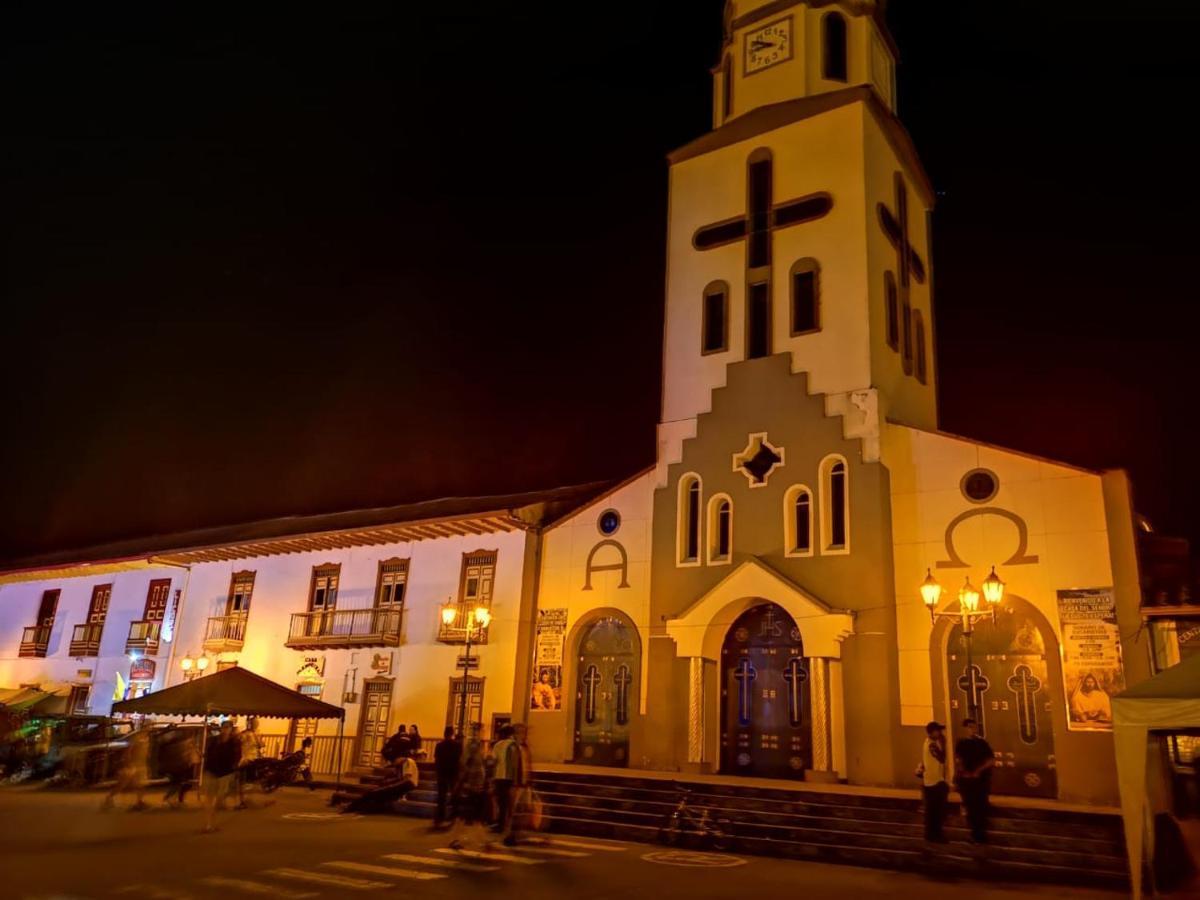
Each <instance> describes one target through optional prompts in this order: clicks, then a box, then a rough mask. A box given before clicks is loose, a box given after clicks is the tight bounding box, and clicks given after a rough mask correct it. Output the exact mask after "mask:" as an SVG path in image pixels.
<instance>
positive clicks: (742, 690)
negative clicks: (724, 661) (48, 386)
mask: <svg viewBox="0 0 1200 900" xmlns="http://www.w3.org/2000/svg"><path fill="white" fill-rule="evenodd" d="M733 677H734V678H736V679H737V683H738V724H739V725H741V726H742V727H743V728H745V727H747V726H748V725H749V724H750V691H751V687H752V685H753V683H754V679H756V678H757V677H758V670H757V669H755V668H754V665H753V664H752V663H751V662H750V660H748V659H746V658H745V657H743V658H742V659H741V660H740V661H739V662H738V666H737V668H736V669H735V670H734V672H733Z"/></svg>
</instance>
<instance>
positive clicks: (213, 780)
mask: <svg viewBox="0 0 1200 900" xmlns="http://www.w3.org/2000/svg"><path fill="white" fill-rule="evenodd" d="M241 755H242V745H241V741H240V740H239V739H238V736H237V735H236V734H234V731H233V722H231V721H229V720H228V719H226V720H225V721H224V722H222V723H221V729H220V731H218V732H217V736H216V737H215V738H213V739H212V740H211V741H209V743H208V748H207V750H206V751H205V753H204V831H205V832H206V833H207V832H210V831H216V830H217V826H216V818H217V810H218V809H224V808H225V800H226V798H227V797H228V796H229V794H230V792H231V791H232V790H233V783H234V781H235V780H236V779H237V771H238V763H239V762H240V761H241Z"/></svg>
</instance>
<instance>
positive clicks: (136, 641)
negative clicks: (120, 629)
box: [125, 620, 162, 656]
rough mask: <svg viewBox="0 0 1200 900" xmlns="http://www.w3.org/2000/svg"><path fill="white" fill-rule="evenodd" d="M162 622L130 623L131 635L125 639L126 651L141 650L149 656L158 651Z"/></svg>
mask: <svg viewBox="0 0 1200 900" xmlns="http://www.w3.org/2000/svg"><path fill="white" fill-rule="evenodd" d="M161 629H162V622H159V621H157V620H155V621H141V622H130V623H129V637H128V638H126V639H125V652H126V653H132V652H133V651H134V650H140V651H141V652H142V653H145V654H147V655H149V656H153V655H154V654H155V653H157V652H158V633H159V631H160V630H161Z"/></svg>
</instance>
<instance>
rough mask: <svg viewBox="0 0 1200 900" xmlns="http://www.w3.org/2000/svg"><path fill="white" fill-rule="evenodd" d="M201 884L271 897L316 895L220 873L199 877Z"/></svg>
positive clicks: (296, 898)
mask: <svg viewBox="0 0 1200 900" xmlns="http://www.w3.org/2000/svg"><path fill="white" fill-rule="evenodd" d="M200 883H201V884H206V885H208V886H209V887H219V888H229V889H230V890H234V891H243V892H244V893H247V894H266V895H269V896H271V897H290V898H292V900H303V898H305V897H316V896H317V894H316V893H315V892H313V891H299V892H296V893H288V892H287V891H281V890H280V889H279V886H278V885H271V884H262V883H261V882H258V881H247V880H245V879H244V878H225V877H224V876H222V875H210V876H208V877H207V878H201V879H200Z"/></svg>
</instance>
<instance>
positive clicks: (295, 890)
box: [0, 788, 1117, 900]
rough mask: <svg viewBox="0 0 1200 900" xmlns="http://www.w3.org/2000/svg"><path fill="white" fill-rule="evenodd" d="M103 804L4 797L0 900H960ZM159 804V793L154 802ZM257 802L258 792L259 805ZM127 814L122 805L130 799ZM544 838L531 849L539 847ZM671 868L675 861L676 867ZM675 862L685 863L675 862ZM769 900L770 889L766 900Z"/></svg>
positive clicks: (287, 813) (834, 871)
mask: <svg viewBox="0 0 1200 900" xmlns="http://www.w3.org/2000/svg"><path fill="white" fill-rule="evenodd" d="M101 798H102V795H101V794H97V793H91V792H89V793H56V792H52V791H40V790H36V789H30V788H0V822H3V823H4V840H3V844H2V846H0V872H3V876H2V877H3V881H4V883H3V886H2V887H0V895H3V896H5V897H18V898H51V897H59V898H64V897H72V898H83V897H90V898H100V897H113V898H117V897H122V896H128V897H132V898H138V900H153V898H163V900H184V898H189V897H195V898H203V897H218V896H219V897H224V898H226V900H232V898H240V897H249V896H259V897H268V896H270V897H283V898H288V897H291V898H313V900H315V898H318V897H334V896H347V895H355V894H360V893H363V894H371V895H375V896H379V897H386V896H399V895H401V894H403V895H407V896H419V897H422V898H424V897H433V898H437V897H468V896H480V895H486V896H520V897H522V898H532V900H536V898H551V897H555V898H558V897H561V896H563V894H564V892H566V893H567V895H568V896H571V897H573V898H580V900H589V898H596V900H600V898H617V897H622V898H626V897H629V896H638V895H643V894H645V892H647V891H653V892H654V893H655V895H656V897H657V898H663V897H685V896H686V897H688V898H714V900H715V898H728V897H732V896H735V895H738V894H740V893H742V892H744V891H745V889H746V886H747V883H748V881H749V883H751V884H752V885H753V887H754V889H755V890H756V891H763V892H766V894H767V895H768V896H771V895H774V896H790V895H793V894H795V893H796V892H797V891H799V890H802V892H803V895H804V896H805V897H806V898H823V897H842V898H844V897H847V896H850V897H854V898H856V900H862V898H870V897H895V896H918V895H919V896H922V897H923V898H938V897H951V896H954V897H956V898H961V896H962V892H963V889H964V885H963V884H961V883H953V882H933V881H930V880H928V879H926V878H923V877H921V876H918V875H910V874H904V873H894V872H886V871H877V870H871V869H857V868H850V867H841V866H829V865H823V864H818V863H804V862H793V861H789V860H773V859H765V858H761V857H753V856H747V857H740V856H737V855H720V854H698V855H690V854H682V855H679V854H676V853H674V852H672V851H667V850H665V849H664V848H660V847H654V846H649V845H641V844H627V843H620V842H613V841H599V840H593V839H590V838H575V837H559V836H547V837H546V841H547V842H546V843H544V844H539V845H536V846H534V845H524V846H522V847H519V848H517V849H515V850H510V849H508V848H499V849H498V850H497V852H495V853H492V854H479V853H474V854H469V855H468V854H459V853H455V852H452V851H448V850H447V848H446V837H445V835H442V834H435V833H432V832H431V831H430V829H429V826H428V823H426V822H424V821H420V820H414V819H406V818H402V817H395V816H380V817H369V818H348V817H331V816H330V815H329V809H328V807H327V806H325V805H324V803H325V801H326V800H327V799H328V793H327V792H323V791H318V792H316V793H313V794H310V793H308V792H307V791H302V790H295V789H285V790H283V791H281V792H279V793H277V794H276V795H274V797H272V798H269V799H266V802H268V803H269V804H270V805H266V806H260V807H259V808H255V809H252V810H246V811H242V812H232V811H231V812H228V813H225V814H224V815H223V816H222V817H221V821H220V824H219V827H220V830H219V831H218V832H217V833H215V834H208V835H205V834H201V833H200V825H201V814H200V812H199V810H198V809H197V808H195V807H193V808H191V809H190V810H183V811H174V810H167V809H163V808H159V807H157V806H152V808H151V809H149V810H146V811H144V812H139V813H133V812H128V811H126V809H123V808H118V809H117V810H115V811H111V812H101V811H100V809H99V807H100V801H101ZM153 799H154V801H155V802H157V800H158V795H157V794H155V795H153ZM264 799H265V798H263V797H262V795H255V800H256V801H257V802H258V803H260V804H261V803H263V802H264ZM126 805H127V802H126ZM539 840H541V839H539ZM672 863H675V864H672ZM678 863H683V865H678ZM967 890H968V891H969V893H970V895H971V897H972V900H977V898H997V900H999V898H1017V897H1029V896H1044V897H1061V896H1065V895H1068V894H1069V895H1070V896H1073V897H1080V898H1087V897H1094V898H1105V900H1112V898H1113V897H1115V896H1117V895H1115V894H1111V893H1104V892H1100V891H1087V890H1078V891H1070V892H1068V891H1064V890H1063V889H1062V888H1049V887H1047V888H1041V889H1029V888H1021V887H1012V888H1006V887H995V886H990V885H986V884H980V883H976V882H970V883H968V886H967ZM775 892H777V893H775Z"/></svg>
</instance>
